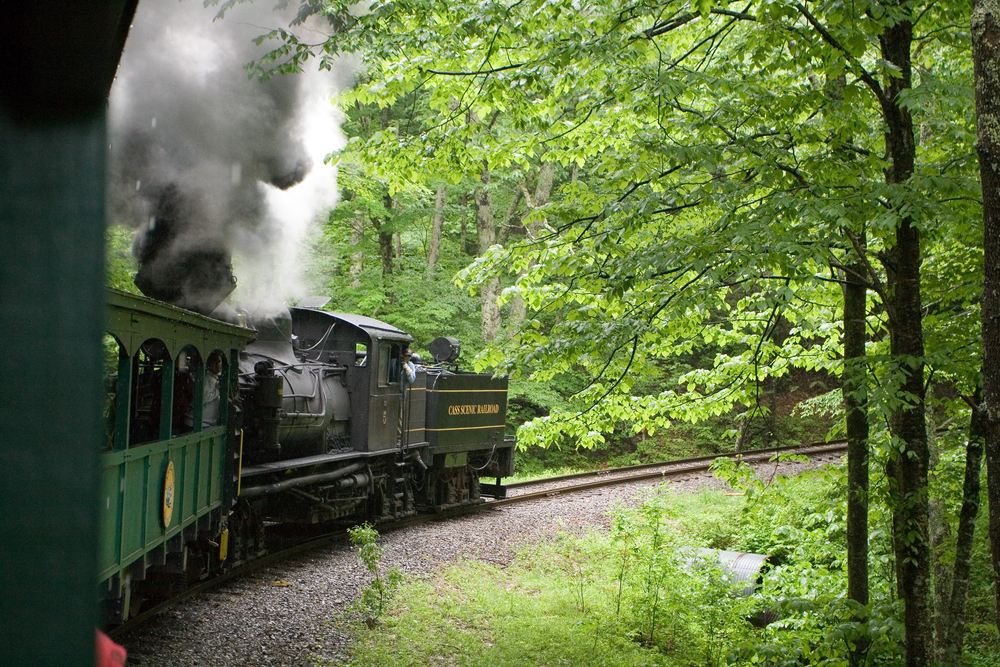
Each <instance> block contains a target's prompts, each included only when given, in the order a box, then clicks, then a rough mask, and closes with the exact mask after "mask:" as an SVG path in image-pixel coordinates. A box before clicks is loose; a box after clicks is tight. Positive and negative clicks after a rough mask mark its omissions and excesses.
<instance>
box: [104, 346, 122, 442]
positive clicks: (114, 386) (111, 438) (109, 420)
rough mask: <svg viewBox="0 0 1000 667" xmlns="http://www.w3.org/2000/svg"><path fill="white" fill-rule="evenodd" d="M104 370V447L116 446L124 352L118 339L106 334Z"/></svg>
mask: <svg viewBox="0 0 1000 667" xmlns="http://www.w3.org/2000/svg"><path fill="white" fill-rule="evenodd" d="M103 351H104V354H103V355H102V356H103V363H102V370H103V375H104V411H103V412H104V415H103V416H104V420H103V421H104V435H105V438H104V448H105V449H114V448H115V435H116V432H117V421H118V368H119V358H120V357H121V355H122V354H124V352H123V351H122V347H121V344H119V342H118V339H117V338H115V337H114V336H112V335H111V334H104V345H103Z"/></svg>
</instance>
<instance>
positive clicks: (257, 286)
mask: <svg viewBox="0 0 1000 667" xmlns="http://www.w3.org/2000/svg"><path fill="white" fill-rule="evenodd" d="M273 7H274V2H273V0H271V1H270V2H257V3H255V4H249V3H248V4H240V5H237V6H236V7H234V8H233V9H230V10H229V11H228V12H227V13H226V16H225V18H223V19H221V20H213V19H214V17H215V13H216V8H212V7H209V8H205V7H203V6H202V3H201V2H197V1H195V0H187V1H178V0H145V1H144V2H141V3H139V7H138V11H137V12H136V16H135V20H134V23H133V25H132V28H131V31H130V33H129V38H128V42H127V43H126V45H125V50H124V53H123V54H122V58H121V65H120V67H119V70H118V75H117V78H116V81H115V84H114V86H113V87H112V91H111V100H110V112H111V113H110V119H111V120H110V135H111V155H110V160H111V169H110V173H111V182H110V186H109V187H110V194H111V203H112V222H114V223H116V224H124V225H129V226H131V227H133V228H134V229H136V237H135V241H134V250H135V252H136V255H137V257H138V258H139V259H140V261H141V262H143V260H144V259H146V260H149V261H146V262H143V263H145V264H146V269H144V271H145V274H146V275H145V280H146V281H147V282H150V281H151V282H152V283H162V285H154V286H153V287H152V288H151V289H152V291H155V292H156V293H155V294H149V292H148V291H147V294H149V295H150V296H155V297H156V298H162V299H165V300H170V301H173V302H175V303H179V304H181V305H185V306H186V307H191V308H194V309H196V310H203V311H207V310H211V309H212V308H214V304H212V303H202V302H201V301H199V298H196V297H194V296H192V295H191V294H190V293H189V290H192V291H193V290H197V289H200V287H199V285H198V283H200V282H202V281H209V282H210V281H211V280H213V279H218V275H215V274H218V272H219V270H222V269H225V271H228V261H229V257H230V255H231V254H235V255H236V257H237V270H238V273H239V279H240V283H241V287H240V290H239V292H238V293H237V294H238V297H239V298H241V299H250V298H265V297H266V298H271V299H281V300H284V299H289V298H295V297H298V296H302V289H303V282H302V276H301V275H300V272H299V267H300V266H301V265H302V262H300V261H297V260H296V253H297V251H298V248H299V245H300V241H301V240H302V239H303V237H304V235H305V233H306V232H307V230H308V228H309V225H310V224H312V223H313V222H314V221H315V220H316V217H317V215H318V214H320V213H322V212H324V211H325V210H328V209H329V208H330V207H332V206H333V205H334V203H335V201H336V171H335V169H334V168H333V167H330V166H328V165H324V164H323V158H324V156H325V155H327V154H329V153H330V152H331V151H334V150H336V149H338V148H340V147H342V146H343V143H344V139H343V137H342V135H341V134H340V131H339V118H338V117H337V113H336V110H335V108H334V106H333V105H332V103H331V97H332V95H333V93H334V92H335V89H336V87H338V86H339V85H341V84H343V83H348V84H349V81H350V76H351V73H350V72H349V71H348V68H347V67H346V66H345V68H344V71H343V72H341V73H330V72H318V71H309V72H306V73H304V74H299V75H291V76H278V77H275V78H273V79H272V80H270V81H268V82H267V83H261V82H260V81H258V80H256V79H254V80H250V79H248V78H247V75H246V74H245V72H244V69H243V66H244V64H246V63H247V62H249V61H251V60H255V59H257V58H259V57H260V56H261V55H262V54H263V53H264V52H265V51H266V50H267V48H268V46H269V43H268V42H264V44H262V45H261V46H257V45H255V44H253V41H252V40H253V38H254V37H256V36H258V35H261V34H263V33H265V32H267V31H268V30H269V29H271V28H274V27H279V26H288V25H289V24H290V23H291V21H292V20H293V19H294V8H292V9H289V10H285V11H284V12H283V13H276V12H275V11H273ZM314 20H317V21H320V20H321V19H314ZM316 27H317V29H320V30H322V29H323V28H324V27H325V28H326V30H327V31H328V30H329V28H328V26H322V25H317V26H316ZM300 29H301V28H300ZM270 44H271V45H273V44H274V42H271V43H270ZM206 257H208V258H210V261H207V262H206V260H205V258H206ZM150 258H153V259H150ZM154 259H155V261H154ZM223 264H224V265H225V267H222V266H221V265H223ZM217 265H219V266H217ZM225 271H223V272H224V273H225ZM142 273H143V271H141V272H140V274H142ZM227 276H228V274H227ZM225 280H228V277H226V278H225ZM139 282H140V280H139V278H137V283H139ZM140 287H142V286H141V285H140ZM143 289H144V291H146V288H143ZM229 289H231V285H230V286H229V287H228V288H227V289H226V290H225V292H226V293H228V291H229ZM222 296H225V295H224V294H222ZM220 299H221V297H220ZM209 300H211V299H209ZM216 303H217V301H216Z"/></svg>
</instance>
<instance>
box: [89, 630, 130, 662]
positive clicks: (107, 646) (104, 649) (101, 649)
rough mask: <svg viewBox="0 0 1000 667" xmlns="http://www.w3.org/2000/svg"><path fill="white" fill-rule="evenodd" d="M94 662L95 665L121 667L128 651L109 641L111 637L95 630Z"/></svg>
mask: <svg viewBox="0 0 1000 667" xmlns="http://www.w3.org/2000/svg"><path fill="white" fill-rule="evenodd" d="M95 649H96V656H95V657H96V663H97V667H121V666H122V665H124V664H125V659H126V658H128V653H127V652H126V651H125V649H124V648H122V647H121V646H119V645H118V644H116V643H114V642H113V641H111V637H108V636H107V635H106V634H104V633H103V632H101V631H100V630H98V631H97V643H96V644H95Z"/></svg>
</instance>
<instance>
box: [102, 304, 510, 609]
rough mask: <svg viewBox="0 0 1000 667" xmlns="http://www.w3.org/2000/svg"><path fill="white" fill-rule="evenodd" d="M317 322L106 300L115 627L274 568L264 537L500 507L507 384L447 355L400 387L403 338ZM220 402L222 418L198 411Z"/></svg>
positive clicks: (108, 517) (453, 352)
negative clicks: (197, 585)
mask: <svg viewBox="0 0 1000 667" xmlns="http://www.w3.org/2000/svg"><path fill="white" fill-rule="evenodd" d="M323 305H325V301H324V300H316V299H309V300H306V301H304V302H301V303H300V304H299V305H298V307H295V308H291V309H287V308H284V307H279V308H264V307H260V308H256V309H254V310H250V311H242V312H237V313H236V314H235V315H236V317H235V318H233V319H234V320H235V321H234V322H225V321H221V320H219V319H215V318H212V317H208V316H205V315H201V314H198V313H195V312H192V311H188V310H184V309H181V308H177V307H174V306H171V305H169V304H166V303H163V302H160V301H156V300H154V299H150V298H146V297H141V296H137V295H132V294H127V293H124V292H119V291H114V290H111V291H109V296H108V306H109V323H108V337H107V339H106V346H107V348H108V349H109V350H110V351H111V353H112V357H113V358H112V359H110V360H109V363H111V364H113V365H114V366H115V370H117V373H114V374H112V377H110V378H109V381H108V411H107V420H106V422H107V439H106V442H105V443H104V444H105V447H106V451H105V452H104V453H103V455H102V456H103V463H102V467H103V477H102V479H103V481H102V486H101V490H102V493H101V498H100V509H101V512H102V515H101V523H100V530H101V535H100V553H99V562H100V579H99V585H100V588H99V594H98V598H99V601H100V602H101V603H102V605H103V607H104V612H105V620H106V622H107V623H108V624H109V625H113V624H118V623H121V622H123V621H125V620H127V619H128V618H130V617H131V616H133V615H135V614H136V613H138V612H139V611H140V610H141V609H142V608H143V606H144V604H146V603H148V601H150V600H156V599H159V598H162V597H164V596H167V595H171V594H173V593H175V592H177V591H178V589H182V588H184V587H186V586H188V585H190V583H192V581H193V580H196V579H198V578H203V577H207V576H210V575H212V574H213V573H217V572H219V571H220V570H224V569H225V568H227V567H232V566H233V565H235V564H238V563H241V562H243V561H246V560H248V559H252V558H255V557H258V556H260V555H262V554H264V553H266V551H267V548H268V534H269V530H270V529H268V530H266V529H265V527H272V526H276V525H277V526H282V527H284V526H291V525H294V524H318V523H327V522H332V521H340V522H344V523H355V522H362V521H372V522H376V521H382V520H387V519H393V518H400V517H404V516H407V515H411V514H414V513H416V512H435V511H441V510H443V509H445V508H448V507H453V506H458V505H466V504H474V503H479V502H483V500H484V496H502V495H503V492H504V489H503V487H502V485H501V481H502V478H503V477H506V476H509V475H510V474H512V472H513V452H514V444H515V443H514V439H513V438H512V437H509V436H506V435H505V416H506V404H507V380H506V379H505V378H495V377H492V376H490V375H485V374H477V373H469V372H463V371H461V370H459V368H458V366H457V360H458V355H459V353H460V349H461V348H460V345H459V344H458V342H457V341H455V340H454V339H451V338H439V339H437V340H435V341H434V343H432V345H431V346H430V350H431V353H432V355H433V357H434V363H433V364H432V365H425V366H420V367H419V368H418V370H417V373H416V379H415V380H414V381H413V382H412V384H411V383H407V382H401V376H402V369H403V361H404V360H403V355H404V352H405V351H406V350H407V347H408V345H409V344H410V343H411V342H412V340H413V339H412V337H411V336H409V335H408V334H406V333H405V332H403V331H401V330H399V329H397V328H396V327H393V326H392V325H389V324H386V323H385V322H380V321H378V320H375V319H372V318H368V317H363V316H359V315H348V314H338V313H331V312H326V311H324V310H320V308H321V307H322V306H323ZM213 358H214V359H217V360H219V361H221V364H220V365H221V367H220V368H219V367H217V368H212V366H213V365H215V364H214V362H212V361H211V360H212V359H213ZM214 370H218V375H217V378H216V375H215V373H213V371H214ZM216 383H217V384H216ZM216 386H217V387H218V394H215V393H214V388H215V387H216ZM216 395H217V396H219V399H218V403H217V406H216V405H212V403H211V400H206V399H211V398H213V397H214V396H216ZM487 479H488V480H490V481H491V483H486V482H484V481H482V480H487Z"/></svg>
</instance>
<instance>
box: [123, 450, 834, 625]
mask: <svg viewBox="0 0 1000 667" xmlns="http://www.w3.org/2000/svg"><path fill="white" fill-rule="evenodd" d="M846 450H847V443H846V441H831V442H828V443H809V444H806V445H796V446H792V447H772V448H769V449H758V450H753V451H750V452H743V453H735V452H734V453H728V454H716V455H711V456H699V457H695V458H690V459H679V460H674V461H660V462H657V463H644V464H641V465H634V466H627V467H624V468H612V469H608V470H599V471H595V472H587V473H577V474H573V475H559V476H555V477H546V478H543V479H536V480H530V481H525V482H514V483H511V484H507V485H505V487H506V489H507V490H508V491H518V493H517V494H516V495H512V496H508V497H506V498H499V499H496V500H490V501H487V502H484V503H480V504H477V505H469V506H463V507H455V508H450V509H447V510H444V511H442V512H437V513H435V514H420V515H417V516H413V517H408V518H405V519H401V520H398V521H392V522H386V523H382V524H379V529H380V530H381V531H382V532H388V531H393V530H399V529H401V528H405V527H408V526H414V525H419V524H423V523H429V522H432V521H443V520H448V519H453V518H456V517H460V516H467V515H469V514H473V513H476V512H479V511H481V510H486V509H491V508H495V507H499V506H503V505H511V504H515V503H523V502H531V501H534V500H539V499H542V498H548V497H551V496H555V495H560V494H565V493H575V492H580V491H586V490H588V489H594V488H599V487H605V486H613V485H616V484H623V483H629V482H635V481H643V480H651V479H664V480H666V479H669V478H671V477H677V476H681V475H687V474H690V473H693V472H704V471H707V470H708V469H709V468H710V467H711V465H712V463H713V462H714V461H716V460H717V459H720V458H739V459H741V460H743V461H747V462H761V461H767V460H769V459H771V457H772V456H774V455H775V454H796V453H798V454H805V455H809V454H826V453H835V452H841V451H846ZM553 484H556V485H557V486H552V485H553ZM535 486H542V487H545V488H542V489H540V490H538V491H525V492H520V491H521V490H522V489H523V490H527V489H530V488H531V487H535ZM347 542H348V536H347V530H346V528H337V529H335V530H333V531H331V532H329V533H325V534H322V535H317V536H314V537H311V538H308V539H305V540H303V541H301V542H298V543H296V544H294V545H292V546H289V547H287V548H283V549H280V550H278V551H275V552H272V553H270V554H267V555H266V556H262V557H260V558H255V559H254V560H252V561H249V562H247V563H245V564H243V565H239V566H236V567H234V568H233V569H231V570H229V571H227V572H225V573H223V574H221V575H219V576H217V577H213V578H211V579H207V580H205V581H202V582H200V583H198V584H196V585H194V586H193V587H191V588H188V589H187V590H185V591H184V592H183V593H181V594H179V595H177V596H174V597H172V598H170V599H169V600H166V601H165V602H162V603H160V604H159V605H156V606H155V607H152V608H150V609H148V610H147V611H144V612H142V613H141V614H139V615H137V616H136V617H135V618H132V619H129V620H128V621H127V622H125V623H123V624H122V625H120V626H118V627H116V628H113V629H111V630H109V631H108V634H109V635H110V636H111V637H120V636H122V635H124V634H127V633H129V632H131V631H133V630H135V629H137V628H139V627H140V626H142V625H144V624H145V623H147V622H149V621H150V620H151V619H152V618H154V617H155V616H157V615H158V614H160V613H162V612H164V611H166V610H168V609H170V608H172V607H174V606H176V605H177V604H179V603H180V602H182V601H184V600H187V599H189V598H191V597H194V596H196V595H199V594H201V593H206V592H208V591H210V590H212V589H214V588H217V587H219V586H221V585H222V584H224V583H226V582H227V581H231V580H233V579H236V578H239V577H242V576H245V575H248V574H250V573H252V572H255V571H257V570H260V569H262V568H264V567H267V566H269V565H272V564H274V563H277V562H280V561H282V560H285V559H287V558H291V557H292V556H295V555H298V554H302V553H306V552H308V551H312V550H313V549H318V548H320V547H323V546H328V545H332V544H346V543H347Z"/></svg>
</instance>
